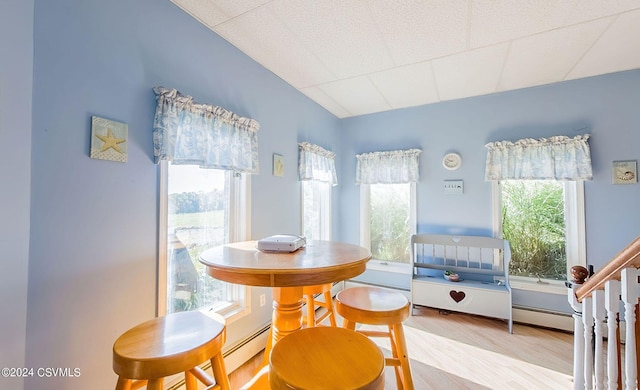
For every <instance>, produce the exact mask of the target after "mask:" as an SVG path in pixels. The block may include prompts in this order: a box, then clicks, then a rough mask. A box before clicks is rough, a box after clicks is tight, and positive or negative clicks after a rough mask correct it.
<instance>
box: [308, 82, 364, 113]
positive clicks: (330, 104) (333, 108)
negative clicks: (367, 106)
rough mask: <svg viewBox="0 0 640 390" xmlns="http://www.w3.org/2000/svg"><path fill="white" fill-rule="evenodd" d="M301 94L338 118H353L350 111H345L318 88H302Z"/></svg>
mask: <svg viewBox="0 0 640 390" xmlns="http://www.w3.org/2000/svg"><path fill="white" fill-rule="evenodd" d="M300 92H302V93H304V94H305V95H307V96H308V97H309V98H310V99H311V100H313V101H314V102H316V103H318V104H319V105H321V106H322V107H324V108H325V109H326V110H327V111H329V112H330V113H332V114H333V115H335V116H337V117H338V118H346V117H348V116H351V114H350V113H349V111H347V110H345V109H344V107H342V106H341V105H339V104H338V103H336V102H335V101H334V100H333V99H331V98H330V97H329V96H327V94H326V93H324V92H322V90H321V89H320V88H318V87H308V88H301V89H300Z"/></svg>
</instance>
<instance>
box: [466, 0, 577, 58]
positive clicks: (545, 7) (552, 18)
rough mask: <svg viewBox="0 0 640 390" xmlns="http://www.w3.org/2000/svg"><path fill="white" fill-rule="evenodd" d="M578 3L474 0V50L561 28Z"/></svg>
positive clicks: (552, 0)
mask: <svg viewBox="0 0 640 390" xmlns="http://www.w3.org/2000/svg"><path fill="white" fill-rule="evenodd" d="M573 1H576V0H571V1H567V0H534V1H514V0H494V1H486V0H473V2H472V8H471V38H470V39H471V48H478V47H484V46H487V45H492V44H495V43H500V42H506V41H509V40H511V39H515V38H521V37H525V36H528V35H532V34H537V33H539V32H542V31H546V30H550V29H553V28H557V27H560V26H562V21H563V20H564V19H565V18H566V15H567V14H569V13H570V11H571V9H572V3H573Z"/></svg>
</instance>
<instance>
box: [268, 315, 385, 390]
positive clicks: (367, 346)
mask: <svg viewBox="0 0 640 390" xmlns="http://www.w3.org/2000/svg"><path fill="white" fill-rule="evenodd" d="M269 366H270V367H269V383H270V385H271V388H272V389H274V390H279V389H287V390H291V389H308V390H312V389H336V390H348V389H375V390H379V389H380V390H381V389H384V355H383V354H382V351H381V350H380V348H378V346H377V345H376V344H375V343H374V342H372V341H371V340H370V339H369V338H367V337H366V336H363V335H361V334H359V333H357V332H354V331H352V330H349V329H344V328H335V327H315V328H305V329H301V330H298V331H295V332H293V333H291V334H289V335H287V336H285V337H284V338H282V340H280V341H278V343H277V344H276V345H275V346H274V347H273V349H272V351H271V356H270V358H269Z"/></svg>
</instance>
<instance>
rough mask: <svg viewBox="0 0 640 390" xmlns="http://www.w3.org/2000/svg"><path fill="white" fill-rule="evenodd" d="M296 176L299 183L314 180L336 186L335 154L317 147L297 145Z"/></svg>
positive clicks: (307, 144)
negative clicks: (298, 178)
mask: <svg viewBox="0 0 640 390" xmlns="http://www.w3.org/2000/svg"><path fill="white" fill-rule="evenodd" d="M298 150H299V152H300V153H299V159H298V174H299V177H300V180H301V181H305V180H314V181H319V182H323V183H329V184H331V185H332V186H335V185H338V176H337V175H336V163H335V159H336V154H335V153H333V152H330V151H328V150H326V149H324V148H322V147H320V146H318V145H314V144H310V143H308V142H302V143H300V144H298Z"/></svg>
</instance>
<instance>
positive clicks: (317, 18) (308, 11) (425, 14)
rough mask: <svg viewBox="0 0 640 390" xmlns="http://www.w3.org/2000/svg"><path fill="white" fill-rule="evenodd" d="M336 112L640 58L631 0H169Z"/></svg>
mask: <svg viewBox="0 0 640 390" xmlns="http://www.w3.org/2000/svg"><path fill="white" fill-rule="evenodd" d="M171 1H172V2H173V3H174V4H176V5H177V6H179V7H180V8H182V9H183V10H184V11H185V12H187V13H189V14H190V15H192V16H193V17H194V18H195V19H197V20H198V21H200V22H201V23H203V24H204V25H206V26H207V27H209V28H210V29H211V30H212V31H213V32H215V33H216V34H218V35H220V36H221V37H222V38H224V39H225V40H227V41H228V42H229V43H231V44H232V45H234V46H235V47H237V48H238V49H239V50H241V51H242V52H244V53H245V54H246V55H247V56H249V57H251V58H252V59H253V60H255V61H256V62H258V63H260V64H261V65H262V66H264V67H265V68H267V69H269V70H270V71H271V72H273V73H274V74H276V75H277V76H279V77H280V78H281V79H282V80H284V81H285V82H287V83H288V84H290V85H291V86H293V87H294V88H296V89H297V90H299V91H300V92H301V93H303V94H305V95H306V96H308V97H309V98H311V99H312V100H314V101H315V102H317V103H318V104H319V105H321V106H323V107H324V108H325V109H327V110H328V111H329V112H331V113H333V114H334V115H335V116H337V117H339V118H346V117H351V116H357V115H364V114H370V113H375V112H382V111H388V110H394V109H398V108H404V107H412V106H418V105H423V104H431V103H437V102H443V101H448V100H454V99H462V98H467V97H473V96H480V95H487V94H492V93H497V92H502V91H509V90H514V89H519V88H526V87H533V86H537V85H544V84H550V83H557V82H561V81H565V80H573V79H579V78H583V77H590V76H596V75H602V74H607V73H613V72H618V71H625V70H630V69H638V68H640V0H555V1H553V0H528V1H525V0H433V1H432V0H413V1H411V0H171Z"/></svg>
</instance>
